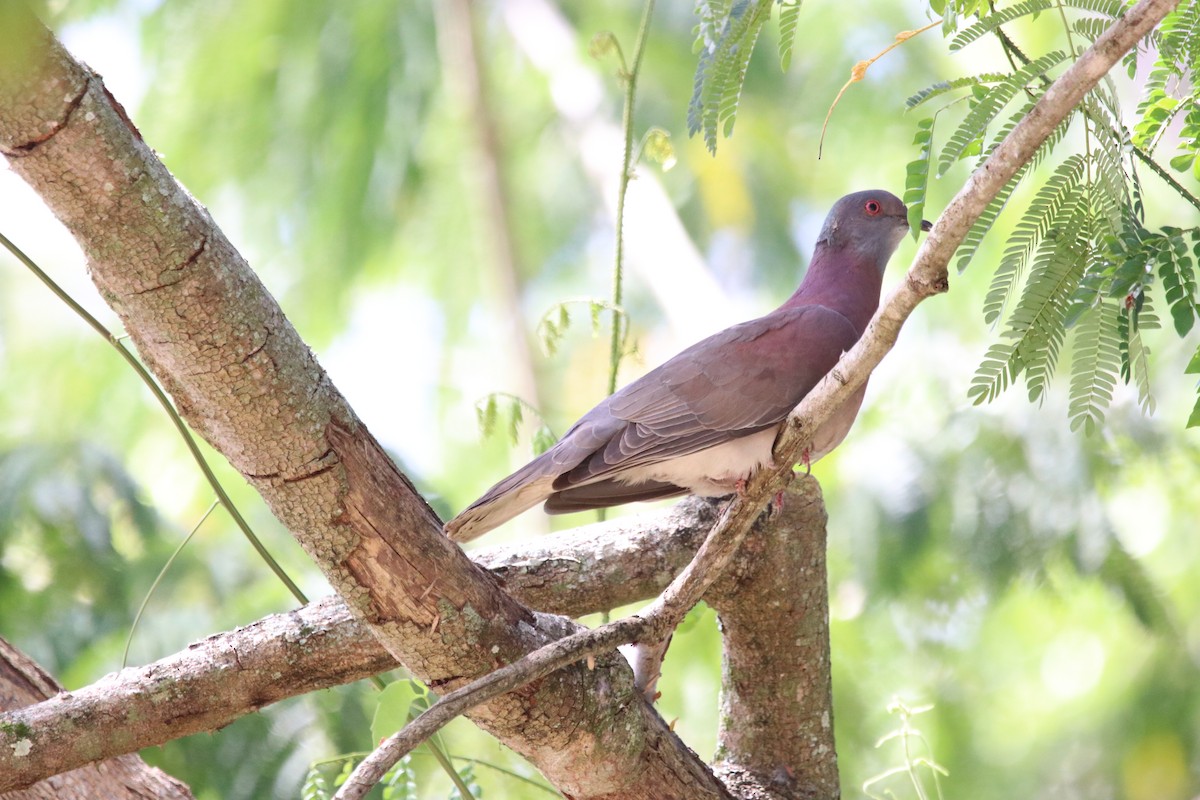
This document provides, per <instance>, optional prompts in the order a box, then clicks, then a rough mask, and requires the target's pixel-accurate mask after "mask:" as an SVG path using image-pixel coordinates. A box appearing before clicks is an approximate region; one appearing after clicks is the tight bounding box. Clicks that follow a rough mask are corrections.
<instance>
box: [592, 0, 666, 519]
mask: <svg viewBox="0 0 1200 800" xmlns="http://www.w3.org/2000/svg"><path fill="white" fill-rule="evenodd" d="M653 13H654V0H646V9H645V10H644V11H643V12H642V24H641V25H640V26H639V27H638V34H637V41H636V43H635V44H634V46H633V65H632V66H631V67H629V69H628V70H624V69H623V70H622V75H621V77H622V78H623V79H624V81H625V104H624V108H623V110H622V112H621V127H622V129H623V130H624V133H625V148H624V151H623V154H622V156H621V179H620V183H619V185H618V189H617V219H616V223H615V225H616V240H617V242H616V249H615V251H614V254H613V282H612V306H613V311H612V333H611V334H610V336H609V342H608V394H612V393H613V392H615V391H616V390H617V372H618V370H619V368H620V366H621V355H622V353H621V351H622V349H623V344H624V340H625V337H624V336H622V335H621V315H620V314H618V313H617V309H619V308H620V307H621V299H622V297H621V291H622V283H623V281H624V273H625V236H624V229H625V193H626V192H627V191H628V189H629V181H630V179H631V178H632V177H633V176H632V174H631V170H632V169H633V163H632V159H633V101H634V100H635V99H636V97H637V80H638V73H639V72H640V71H641V69H642V53H643V52H645V50H646V39H647V38H648V36H647V35H648V34H649V32H650V16H651V15H652V14H653ZM617 52H618V54H619V53H620V48H619V47H618V48H617ZM624 63H625V58H624V56H621V64H622V66H624ZM626 329H628V324H627V325H626ZM603 518H604V517H603V515H602V516H601V519H603Z"/></svg>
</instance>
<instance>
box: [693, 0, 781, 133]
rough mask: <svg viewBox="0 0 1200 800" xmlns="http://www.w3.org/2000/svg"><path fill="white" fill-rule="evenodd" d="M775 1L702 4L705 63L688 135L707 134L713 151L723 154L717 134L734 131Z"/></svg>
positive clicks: (702, 58)
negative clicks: (722, 129) (748, 75)
mask: <svg viewBox="0 0 1200 800" xmlns="http://www.w3.org/2000/svg"><path fill="white" fill-rule="evenodd" d="M773 2H774V0H733V1H732V2H724V3H723V2H717V3H710V2H707V1H706V0H702V2H701V3H700V4H698V10H699V13H700V20H701V21H700V38H699V42H700V47H701V49H700V60H699V62H698V63H697V65H696V79H695V82H694V84H693V87H692V99H691V102H690V103H689V104H688V134H689V135H691V136H694V135H696V134H697V133H700V132H702V131H703V134H704V143H705V145H707V147H708V149H709V151H710V152H713V153H715V152H716V151H717V130H718V128H719V127H720V126H721V125H722V124H723V125H724V127H725V135H726V136H728V135H729V133H731V132H732V130H733V122H734V119H735V117H736V114H737V104H738V100H739V99H740V97H741V94H742V84H743V83H744V82H745V79H746V67H747V65H748V64H749V63H750V54H751V53H752V52H753V50H754V44H755V42H756V41H757V40H758V34H759V33H760V32H761V30H762V26H763V23H764V22H766V20H767V18H768V17H769V16H770V11H771V5H772V3H773Z"/></svg>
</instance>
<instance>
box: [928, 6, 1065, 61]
mask: <svg viewBox="0 0 1200 800" xmlns="http://www.w3.org/2000/svg"><path fill="white" fill-rule="evenodd" d="M1053 7H1054V3H1053V2H1052V0H1025V2H1022V3H1014V4H1013V5H1011V6H1009V7H1008V8H1002V9H999V10H997V11H994V12H992V13H991V14H988V15H987V16H986V17H984V18H983V19H981V20H979V21H978V22H976V23H975V24H973V25H968V26H967V27H966V28H963V29H962V30H961V31H959V33H958V35H957V36H955V37H954V38H953V39H951V40H950V50H951V52H953V51H955V50H961V49H962V48H964V47H966V46H967V45H969V44H970V43H971V42H973V41H975V40H976V39H979V38H980V37H982V36H984V35H985V34H988V33H991V32H992V31H994V30H996V28H999V27H1000V26H1001V25H1004V24H1005V23H1008V22H1012V21H1013V20H1014V19H1018V18H1020V17H1024V16H1028V15H1029V14H1040V13H1041V12H1043V11H1048V10H1049V9H1051V8H1053Z"/></svg>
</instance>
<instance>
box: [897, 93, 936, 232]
mask: <svg viewBox="0 0 1200 800" xmlns="http://www.w3.org/2000/svg"><path fill="white" fill-rule="evenodd" d="M933 124H934V121H933V118H932V117H930V118H928V119H923V120H921V121H920V122H918V123H917V133H916V135H915V136H914V137H913V144H915V145H917V146H918V147H919V148H920V149H919V151H918V153H917V157H916V158H915V159H913V160H912V161H910V162H908V167H907V170H906V171H907V175H906V177H905V181H904V204H905V205H907V206H908V225H909V227H910V228H911V229H912V237H913V239H914V240H915V239H916V238H917V237H918V236H919V235H920V231H921V221H922V220H923V219H924V218H925V195H926V192H927V191H928V188H929V152H930V147H931V146H932V143H933Z"/></svg>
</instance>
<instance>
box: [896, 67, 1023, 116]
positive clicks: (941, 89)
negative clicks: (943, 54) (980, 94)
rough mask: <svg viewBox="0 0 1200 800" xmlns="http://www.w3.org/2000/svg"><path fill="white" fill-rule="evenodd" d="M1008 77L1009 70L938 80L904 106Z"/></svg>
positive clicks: (910, 98)
mask: <svg viewBox="0 0 1200 800" xmlns="http://www.w3.org/2000/svg"><path fill="white" fill-rule="evenodd" d="M1007 77H1008V73H1007V72H984V73H982V74H980V75H968V76H966V77H962V78H953V79H951V80H948V81H938V82H937V83H935V84H933V85H932V86H927V87H925V88H924V89H922V90H921V91H919V92H917V93H916V94H914V95H912V96H911V97H909V98H908V99H907V100H905V101H904V107H905V108H906V109H909V110H911V109H914V108H916V107H917V106H919V105H921V104H922V103H924V102H926V101H928V100H932V99H933V98H935V97H938V96H940V95H943V94H946V93H947V92H953V91H956V90H958V89H966V88H969V87H973V86H984V85H990V84H993V83H999V82H1000V81H1002V80H1004V79H1005V78H1007Z"/></svg>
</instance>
